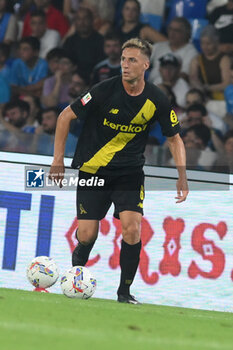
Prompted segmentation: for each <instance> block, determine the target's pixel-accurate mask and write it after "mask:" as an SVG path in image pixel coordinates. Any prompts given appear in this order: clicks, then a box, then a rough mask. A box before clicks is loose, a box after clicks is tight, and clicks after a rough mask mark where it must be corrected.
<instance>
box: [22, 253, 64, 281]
mask: <svg viewBox="0 0 233 350" xmlns="http://www.w3.org/2000/svg"><path fill="white" fill-rule="evenodd" d="M58 277H59V269H58V266H57V264H56V263H55V261H54V260H53V259H52V258H49V257H48V256H37V257H36V258H34V259H33V260H32V261H31V262H30V264H29V265H28V267H27V278H28V280H29V282H30V283H31V284H32V285H33V286H34V287H36V288H48V287H51V286H52V285H53V284H54V283H55V282H56V281H57V279H58Z"/></svg>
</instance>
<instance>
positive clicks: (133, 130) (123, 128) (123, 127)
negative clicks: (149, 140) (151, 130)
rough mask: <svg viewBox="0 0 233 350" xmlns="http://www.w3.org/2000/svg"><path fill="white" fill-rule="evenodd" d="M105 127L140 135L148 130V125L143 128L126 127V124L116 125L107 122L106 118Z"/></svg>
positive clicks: (130, 125) (131, 125)
mask: <svg viewBox="0 0 233 350" xmlns="http://www.w3.org/2000/svg"><path fill="white" fill-rule="evenodd" d="M103 125H105V126H108V127H109V128H111V129H114V130H118V131H123V132H128V133H139V132H142V131H144V130H146V128H147V124H144V125H142V126H138V125H137V126H136V125H133V124H129V125H125V124H115V123H112V122H110V121H109V120H107V118H104V122H103Z"/></svg>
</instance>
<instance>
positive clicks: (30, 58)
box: [11, 37, 48, 96]
mask: <svg viewBox="0 0 233 350" xmlns="http://www.w3.org/2000/svg"><path fill="white" fill-rule="evenodd" d="M39 50H40V41H39V39H37V38H34V37H27V38H23V39H21V41H20V46H19V56H20V58H18V59H16V60H15V61H14V62H13V64H12V68H11V86H12V93H13V95H19V94H21V95H24V94H26V95H27V94H29V95H33V96H40V95H41V91H42V87H43V82H44V79H45V78H46V76H47V74H48V64H47V62H46V61H45V60H44V59H43V58H39Z"/></svg>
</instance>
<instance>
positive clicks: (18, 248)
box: [0, 152, 233, 312]
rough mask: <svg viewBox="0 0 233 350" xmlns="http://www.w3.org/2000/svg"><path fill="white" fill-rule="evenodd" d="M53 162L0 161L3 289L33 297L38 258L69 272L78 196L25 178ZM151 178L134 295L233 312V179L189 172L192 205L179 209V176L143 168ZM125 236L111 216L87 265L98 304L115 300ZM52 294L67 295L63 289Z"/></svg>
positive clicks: (14, 157)
mask: <svg viewBox="0 0 233 350" xmlns="http://www.w3.org/2000/svg"><path fill="white" fill-rule="evenodd" d="M50 162H51V158H50V157H45V156H31V155H25V154H9V153H4V152H2V153H1V154H0V164H1V174H0V217H1V221H0V262H1V270H0V275H1V279H0V287H5V288H20V289H26V290H33V288H32V286H31V285H30V284H29V282H28V281H27V279H26V267H27V264H28V263H29V262H30V260H31V259H32V258H34V257H35V256H38V255H49V256H51V257H53V258H54V259H55V261H56V262H57V264H58V266H59V268H60V273H62V272H64V271H65V270H66V269H68V268H70V266H71V251H72V249H73V248H74V245H75V244H76V241H75V238H74V231H75V228H76V227H77V222H76V219H75V191H66V190H60V191H57V190H51V191H48V190H46V191H43V189H40V190H39V191H38V190H32V189H31V188H27V189H26V188H25V186H26V183H25V181H26V177H25V171H26V170H27V169H32V170H35V169H40V168H42V169H44V170H45V171H46V169H48V165H49V164H50ZM65 164H66V166H69V164H70V159H68V158H66V159H65ZM46 166H47V168H46ZM145 173H146V174H147V177H146V182H147V191H146V198H145V216H144V218H143V222H142V243H143V253H142V255H141V262H140V266H139V271H138V272H137V276H136V281H135V284H134V287H133V292H135V294H136V295H138V297H139V298H140V300H141V301H142V302H144V303H154V304H161V305H173V306H181V307H191V308H200V309H209V310H217V311H231V312H232V311H233V300H232V288H233V263H232V246H233V238H232V234H231V233H232V230H233V227H232V195H233V189H232V183H233V179H232V177H229V176H224V175H222V174H214V173H202V172H197V171H189V173H188V176H189V179H190V188H191V193H190V196H189V200H188V201H187V202H185V203H183V204H181V205H180V206H176V205H175V204H174V203H175V199H174V197H175V194H176V193H175V191H174V188H175V174H176V171H175V170H172V169H166V168H155V167H145ZM211 176H212V177H211ZM200 178H202V180H201V181H199V179H200ZM192 180H193V181H192ZM230 183H231V185H230ZM120 232H121V230H120V226H119V222H118V220H114V219H113V217H112V208H111V209H110V211H109V213H108V214H107V216H106V218H105V219H104V220H102V222H101V226H100V233H99V238H98V241H97V242H96V245H95V247H94V249H93V251H92V253H91V256H90V260H89V263H88V266H89V267H90V269H91V271H92V272H93V273H94V275H95V276H96V278H97V281H98V286H97V291H96V293H95V296H96V297H99V298H107V299H115V290H116V286H117V284H118V280H119V273H120V268H119V247H120V240H121V236H120ZM50 290H51V292H55V293H61V289H60V285H59V282H57V284H56V285H54V286H53V287H51V288H50Z"/></svg>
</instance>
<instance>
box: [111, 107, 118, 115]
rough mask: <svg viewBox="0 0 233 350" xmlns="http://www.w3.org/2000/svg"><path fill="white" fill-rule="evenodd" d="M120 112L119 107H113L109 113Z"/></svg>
mask: <svg viewBox="0 0 233 350" xmlns="http://www.w3.org/2000/svg"><path fill="white" fill-rule="evenodd" d="M118 112H119V109H117V108H112V109H111V110H110V111H109V113H111V114H118Z"/></svg>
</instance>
